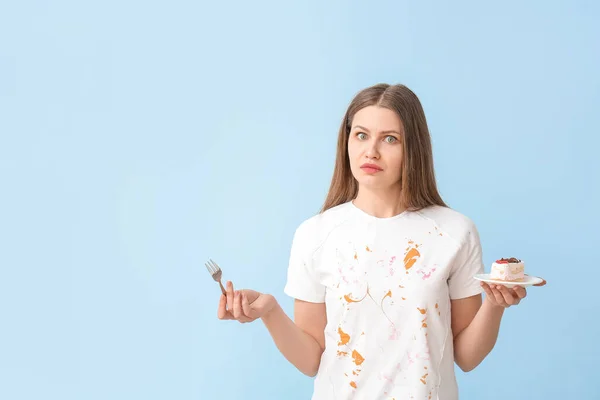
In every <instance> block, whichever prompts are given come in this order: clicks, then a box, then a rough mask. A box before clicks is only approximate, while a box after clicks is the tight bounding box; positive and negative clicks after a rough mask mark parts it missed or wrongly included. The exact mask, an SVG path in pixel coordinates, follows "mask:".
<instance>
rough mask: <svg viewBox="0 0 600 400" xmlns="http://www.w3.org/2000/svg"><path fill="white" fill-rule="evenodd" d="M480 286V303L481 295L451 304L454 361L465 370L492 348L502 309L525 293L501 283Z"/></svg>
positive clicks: (481, 359)
mask: <svg viewBox="0 0 600 400" xmlns="http://www.w3.org/2000/svg"><path fill="white" fill-rule="evenodd" d="M483 285H485V286H483V287H484V289H485V291H486V298H485V301H483V304H482V300H481V295H476V296H471V297H467V298H465V299H459V300H452V303H451V307H452V311H451V313H452V334H453V336H454V360H455V362H456V364H457V365H458V366H459V367H460V369H462V370H463V371H465V372H468V371H471V370H473V369H474V368H475V367H477V366H478V365H479V364H480V363H481V362H482V361H483V360H484V359H485V357H486V356H487V355H488V354H489V353H490V352H491V351H492V349H493V348H494V345H495V344H496V340H497V339H498V332H499V330H500V321H501V320H502V315H503V314H504V309H505V308H507V307H510V306H511V305H516V304H518V303H519V301H520V300H521V299H522V298H524V297H525V296H526V295H527V293H526V291H525V289H524V288H522V287H516V288H514V289H513V290H509V289H507V288H506V287H504V286H497V287H493V288H490V287H489V286H488V285H487V284H485V283H484V284H483Z"/></svg>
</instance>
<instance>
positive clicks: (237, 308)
mask: <svg viewBox="0 0 600 400" xmlns="http://www.w3.org/2000/svg"><path fill="white" fill-rule="evenodd" d="M242 316H244V313H243V312H242V296H241V295H240V291H239V290H236V291H235V294H234V296H233V317H234V318H235V319H240V317H242Z"/></svg>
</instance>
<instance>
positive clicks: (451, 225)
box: [416, 205, 477, 242]
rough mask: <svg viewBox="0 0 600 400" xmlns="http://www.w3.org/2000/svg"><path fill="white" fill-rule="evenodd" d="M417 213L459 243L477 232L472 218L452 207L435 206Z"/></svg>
mask: <svg viewBox="0 0 600 400" xmlns="http://www.w3.org/2000/svg"><path fill="white" fill-rule="evenodd" d="M416 213H417V214H419V215H420V216H421V217H423V218H425V219H428V220H430V221H431V222H432V223H433V224H434V225H435V226H436V227H437V228H438V229H440V230H442V231H443V232H446V233H447V234H448V235H450V236H451V237H453V238H455V239H456V240H458V241H459V242H461V241H463V240H464V238H465V237H467V236H468V235H470V234H471V233H472V232H473V231H476V230H477V227H476V225H475V222H474V221H473V219H471V217H469V216H468V215H466V214H464V213H462V212H460V211H457V210H454V209H452V208H450V207H445V206H438V205H434V206H429V207H426V208H423V209H421V210H419V211H416Z"/></svg>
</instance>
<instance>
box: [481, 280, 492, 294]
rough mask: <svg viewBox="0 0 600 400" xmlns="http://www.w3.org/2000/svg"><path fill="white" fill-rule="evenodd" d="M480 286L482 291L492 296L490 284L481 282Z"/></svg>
mask: <svg viewBox="0 0 600 400" xmlns="http://www.w3.org/2000/svg"><path fill="white" fill-rule="evenodd" d="M481 287H482V288H483V291H484V292H485V294H486V295H488V296H493V295H492V290H491V289H490V286H489V285H488V284H487V283H485V282H481Z"/></svg>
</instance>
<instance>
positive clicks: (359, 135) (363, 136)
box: [356, 132, 367, 140]
mask: <svg viewBox="0 0 600 400" xmlns="http://www.w3.org/2000/svg"><path fill="white" fill-rule="evenodd" d="M356 137H357V138H359V139H360V140H365V139H366V138H367V134H366V133H363V132H359V133H357V134H356Z"/></svg>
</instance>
